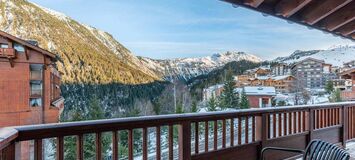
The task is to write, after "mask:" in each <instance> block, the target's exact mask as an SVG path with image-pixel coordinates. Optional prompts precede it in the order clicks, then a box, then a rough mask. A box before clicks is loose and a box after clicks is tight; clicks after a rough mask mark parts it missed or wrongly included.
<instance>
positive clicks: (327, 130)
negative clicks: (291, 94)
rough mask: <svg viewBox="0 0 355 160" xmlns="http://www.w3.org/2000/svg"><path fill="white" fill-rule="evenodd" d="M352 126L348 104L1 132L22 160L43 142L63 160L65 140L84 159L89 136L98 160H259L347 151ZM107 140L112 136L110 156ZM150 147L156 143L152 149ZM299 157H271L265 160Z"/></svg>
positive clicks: (4, 144) (0, 144)
mask: <svg viewBox="0 0 355 160" xmlns="http://www.w3.org/2000/svg"><path fill="white" fill-rule="evenodd" d="M354 121H355V103H350V102H347V103H332V104H326V105H311V106H292V107H277V108H259V109H245V110H239V111H228V112H209V113H193V114H180V115H160V116H146V117H136V118H118V119H107V120H95V121H82V122H71V123H58V124H44V125H33V126H18V127H10V128H3V129H1V130H0V157H1V158H2V160H12V159H19V158H20V156H21V145H19V144H20V143H22V142H26V141H32V143H33V149H31V150H33V152H32V153H33V154H30V155H31V156H32V157H31V158H30V159H36V160H38V159H43V158H44V156H45V155H44V150H45V149H44V148H45V146H44V145H43V144H44V143H43V141H44V139H48V138H53V139H55V145H54V146H53V147H54V148H53V150H55V156H54V157H55V158H56V159H58V160H63V159H66V157H65V156H66V154H65V150H66V149H67V147H69V146H67V145H68V144H69V143H65V138H66V137H70V136H71V137H73V136H74V137H75V140H76V144H75V141H74V144H75V148H76V149H75V152H76V157H77V158H76V159H79V160H80V159H84V158H87V157H84V147H83V146H84V143H88V142H87V141H85V142H84V139H85V135H88V134H91V135H95V136H94V137H95V138H93V139H94V140H93V141H92V142H90V144H89V145H92V146H95V147H94V148H95V150H94V151H93V152H94V153H95V157H96V159H118V158H123V159H129V160H132V159H144V160H146V159H158V160H160V159H181V160H189V159H193V160H198V159H223V160H229V159H233V160H246V159H247V160H256V159H258V158H259V153H260V151H261V149H262V148H264V147H267V146H277V147H291V148H297V149H304V148H305V147H306V146H307V144H308V143H309V142H310V141H311V140H312V139H322V140H324V141H328V142H331V143H335V144H338V145H341V146H343V147H346V146H347V143H348V142H351V141H352V140H354V138H355V123H354ZM176 129H177V130H178V131H177V132H175V131H176ZM136 131H139V132H136ZM118 132H127V135H128V136H127V137H126V138H127V139H125V140H123V139H120V137H119V136H118V134H117V133H118ZM137 133H138V134H137ZM103 135H105V136H107V135H109V136H110V138H109V140H110V147H109V149H106V150H103V148H104V147H103V141H104V140H103V138H102V137H103ZM152 137H153V138H152ZM105 141H107V138H106V139H105ZM121 141H126V142H127V150H128V151H127V154H125V155H122V154H121V152H119V150H120V149H119V147H122V146H121V145H119V144H120V142H121ZM148 141H150V142H152V141H153V142H154V143H150V145H148ZM136 144H139V145H138V146H140V147H141V152H140V153H137V152H135V147H137V145H136ZM349 146H350V147H353V146H354V145H353V144H351V145H349ZM47 147H48V146H47ZM152 148H153V149H152ZM353 150H354V148H350V149H349V150H348V151H353ZM351 154H353V153H351ZM297 156H298V155H297V154H286V153H280V152H269V154H268V155H267V159H285V158H297Z"/></svg>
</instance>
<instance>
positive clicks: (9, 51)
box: [0, 48, 16, 58]
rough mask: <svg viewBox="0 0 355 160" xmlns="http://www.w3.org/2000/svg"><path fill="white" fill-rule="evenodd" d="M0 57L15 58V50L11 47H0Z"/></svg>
mask: <svg viewBox="0 0 355 160" xmlns="http://www.w3.org/2000/svg"><path fill="white" fill-rule="evenodd" d="M0 57H3V58H15V57H16V52H15V49H13V48H0Z"/></svg>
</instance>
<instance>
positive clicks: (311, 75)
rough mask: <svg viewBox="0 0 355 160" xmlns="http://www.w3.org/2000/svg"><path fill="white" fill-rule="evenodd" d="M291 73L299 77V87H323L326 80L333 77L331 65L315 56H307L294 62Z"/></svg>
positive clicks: (297, 86)
mask: <svg viewBox="0 0 355 160" xmlns="http://www.w3.org/2000/svg"><path fill="white" fill-rule="evenodd" d="M291 73H292V75H293V76H295V78H296V79H297V83H296V88H298V89H302V88H303V89H323V88H324V85H325V83H326V81H328V80H330V79H331V77H333V76H331V75H332V73H331V65H329V64H326V63H324V61H323V60H318V59H314V58H306V59H304V60H302V61H300V62H298V63H296V64H294V65H293V66H292V67H291Z"/></svg>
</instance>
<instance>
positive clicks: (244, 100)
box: [240, 88, 250, 109]
mask: <svg viewBox="0 0 355 160" xmlns="http://www.w3.org/2000/svg"><path fill="white" fill-rule="evenodd" d="M240 107H241V108H242V109H248V108H249V107H250V105H249V100H248V97H247V95H246V94H245V90H244V88H243V91H242V94H241V100H240Z"/></svg>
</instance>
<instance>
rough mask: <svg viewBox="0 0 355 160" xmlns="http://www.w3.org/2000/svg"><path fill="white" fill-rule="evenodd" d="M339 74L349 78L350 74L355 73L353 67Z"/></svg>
mask: <svg viewBox="0 0 355 160" xmlns="http://www.w3.org/2000/svg"><path fill="white" fill-rule="evenodd" d="M339 75H340V76H341V77H342V78H345V79H351V78H352V76H353V75H355V68H352V69H349V70H346V71H344V72H342V73H340V74H339Z"/></svg>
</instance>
